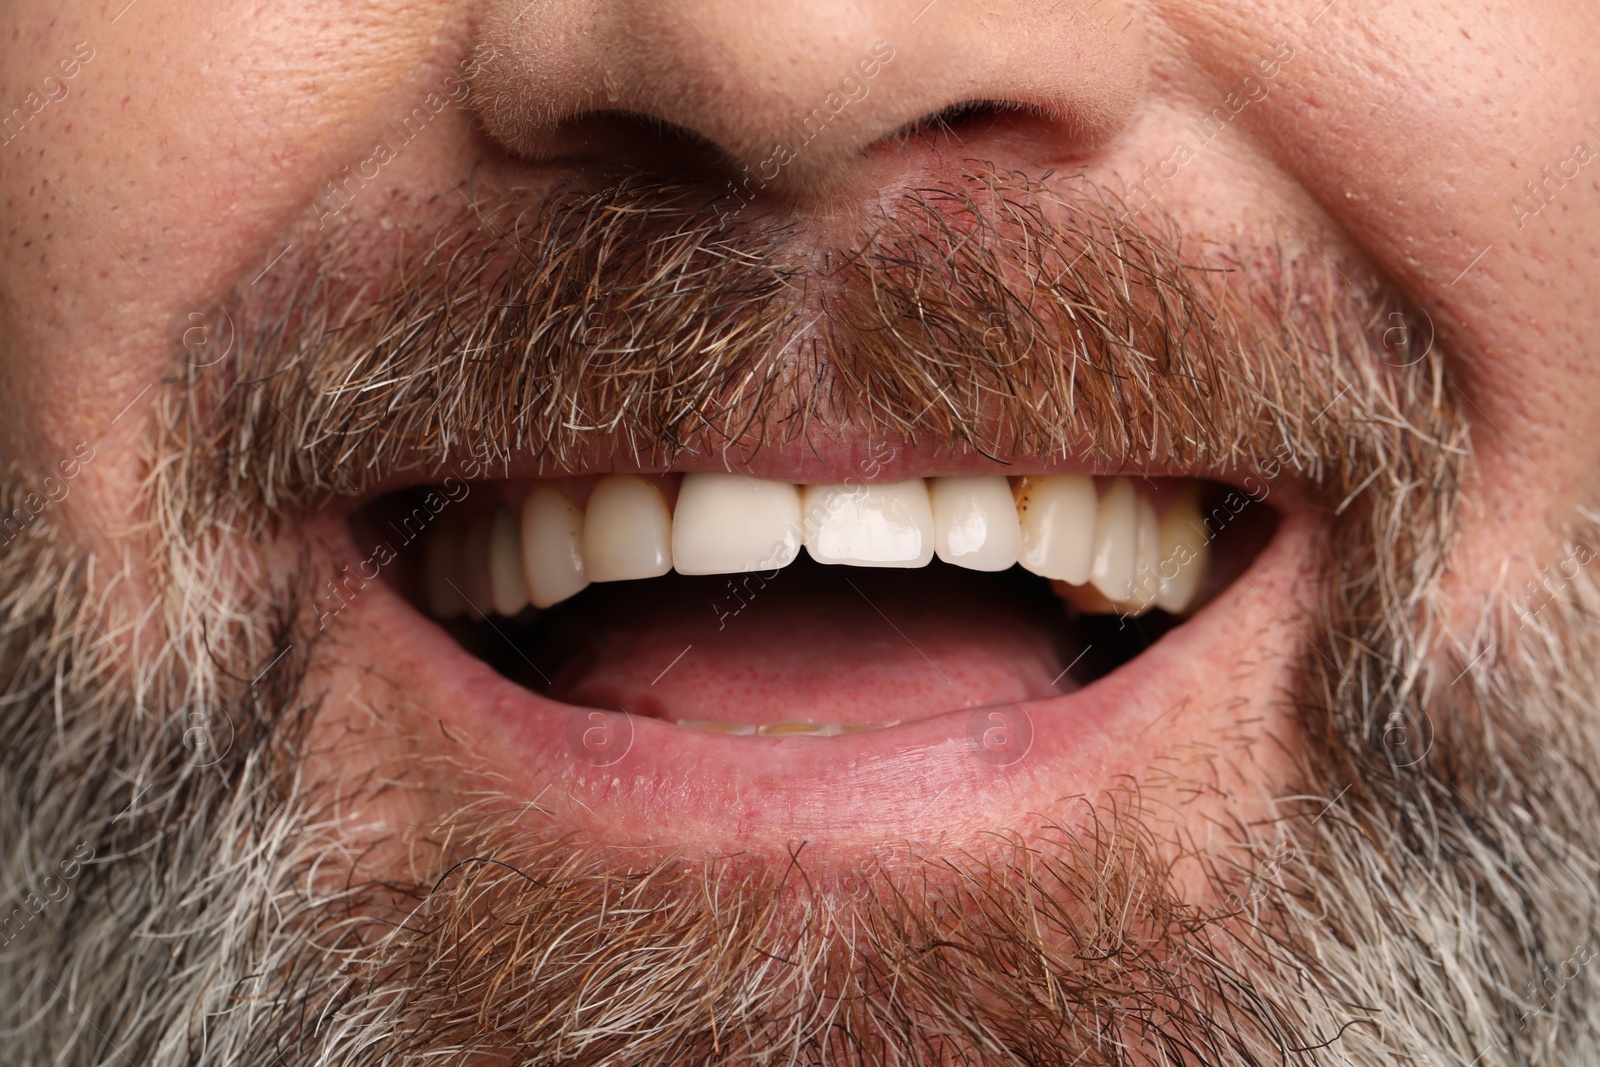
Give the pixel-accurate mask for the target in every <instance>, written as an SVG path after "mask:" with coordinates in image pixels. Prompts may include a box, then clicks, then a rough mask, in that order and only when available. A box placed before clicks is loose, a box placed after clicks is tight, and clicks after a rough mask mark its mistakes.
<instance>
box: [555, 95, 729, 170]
mask: <svg viewBox="0 0 1600 1067" xmlns="http://www.w3.org/2000/svg"><path fill="white" fill-rule="evenodd" d="M540 149H541V150H540V152H539V154H538V159H537V162H541V163H558V164H565V165H570V166H598V167H603V168H607V169H625V168H632V169H637V170H640V171H644V172H647V173H651V174H659V175H663V176H671V177H692V176H697V175H704V174H708V173H711V172H714V171H718V170H724V169H727V168H728V167H729V165H730V163H731V161H730V159H729V157H728V154H727V153H726V152H724V151H723V150H722V149H721V148H720V147H718V146H717V145H715V144H713V143H712V142H711V141H710V140H709V139H708V138H706V137H704V136H702V135H701V134H698V133H696V132H695V131H693V130H691V129H688V128H687V127H684V126H680V125H678V124H677V123H675V122H669V121H667V120H666V119H661V118H657V117H656V116H654V115H646V114H643V113H641V112H637V111H629V110H626V109H623V108H601V109H595V110H591V111H584V112H581V113H579V114H576V115H573V116H572V117H571V118H568V119H564V120H563V121H561V122H560V123H558V124H557V125H556V126H555V127H554V129H552V130H551V131H550V133H549V135H548V136H547V137H546V138H545V139H544V141H543V143H542V144H541V145H540Z"/></svg>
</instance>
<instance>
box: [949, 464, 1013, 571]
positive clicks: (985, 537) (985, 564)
mask: <svg viewBox="0 0 1600 1067" xmlns="http://www.w3.org/2000/svg"><path fill="white" fill-rule="evenodd" d="M928 500H929V502H930V503H931V504H932V507H933V548H934V551H935V552H936V553H938V555H939V558H940V559H942V560H944V561H945V562H946V563H954V564H955V565H956V566H958V567H966V568H968V569H969V570H975V571H1003V570H1005V569H1006V568H1007V567H1009V566H1011V565H1012V564H1013V563H1015V562H1017V552H1018V549H1019V548H1020V546H1021V543H1022V527H1021V525H1020V523H1019V522H1018V520H1017V505H1016V502H1015V501H1014V500H1013V499H1012V496H1011V486H1010V484H1009V483H1007V481H1006V480H1005V479H1004V478H1002V477H993V478H934V479H933V480H932V481H930V482H929V483H928Z"/></svg>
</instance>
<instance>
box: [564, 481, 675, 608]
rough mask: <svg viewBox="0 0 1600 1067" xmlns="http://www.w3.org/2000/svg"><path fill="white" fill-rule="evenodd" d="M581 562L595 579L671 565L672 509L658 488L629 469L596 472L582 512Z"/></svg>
mask: <svg viewBox="0 0 1600 1067" xmlns="http://www.w3.org/2000/svg"><path fill="white" fill-rule="evenodd" d="M583 568H584V571H585V572H586V573H587V574H588V575H589V580H590V581H594V582H620V581H626V580H628V579H631V578H654V577H656V576H658V575H662V574H665V573H667V572H668V571H669V570H671V569H672V514H671V513H670V512H668V511H667V502H666V500H665V499H663V498H662V496H661V491H660V490H658V489H657V488H656V487H655V486H653V485H651V484H650V483H649V482H647V481H645V480H644V479H643V478H640V477H639V476H637V475H634V474H608V475H606V476H605V477H604V478H601V479H600V481H599V482H597V483H596V484H595V487H594V492H593V493H591V494H590V495H589V507H588V510H587V511H586V512H585V514H584V518H583Z"/></svg>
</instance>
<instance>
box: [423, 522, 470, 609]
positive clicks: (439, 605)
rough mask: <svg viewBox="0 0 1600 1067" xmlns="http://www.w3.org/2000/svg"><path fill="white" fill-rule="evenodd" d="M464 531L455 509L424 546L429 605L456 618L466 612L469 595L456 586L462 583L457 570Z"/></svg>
mask: <svg viewBox="0 0 1600 1067" xmlns="http://www.w3.org/2000/svg"><path fill="white" fill-rule="evenodd" d="M465 533H466V530H465V529H464V528H463V526H462V523H461V521H460V519H459V518H458V517H457V516H456V515H455V514H454V513H451V514H448V515H445V516H444V517H443V518H441V519H440V520H439V523H438V525H437V526H435V527H434V528H433V532H432V533H431V534H429V535H428V544H427V547H426V548H425V549H423V559H422V575H423V584H424V585H425V586H426V587H427V592H428V608H429V610H430V611H432V612H433V614H434V616H435V617H436V618H440V619H454V618H456V617H457V616H460V615H465V614H466V613H467V601H466V598H464V597H463V596H462V595H461V590H460V589H459V588H457V587H458V586H460V585H461V578H460V577H459V576H458V573H457V572H458V571H459V570H460V567H459V566H458V564H459V563H460V562H461V542H462V538H463V536H464V535H465ZM451 583H454V584H451Z"/></svg>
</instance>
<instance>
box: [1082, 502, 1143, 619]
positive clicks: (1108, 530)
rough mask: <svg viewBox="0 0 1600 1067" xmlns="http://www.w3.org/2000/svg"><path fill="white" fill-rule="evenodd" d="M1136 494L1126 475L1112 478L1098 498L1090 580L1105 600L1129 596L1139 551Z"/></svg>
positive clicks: (1117, 599) (1124, 598)
mask: <svg viewBox="0 0 1600 1067" xmlns="http://www.w3.org/2000/svg"><path fill="white" fill-rule="evenodd" d="M1138 538H1139V494H1138V493H1137V492H1135V491H1134V488H1133V483H1131V482H1129V481H1128V479H1126V478H1113V479H1112V480H1111V484H1110V485H1109V486H1107V487H1106V492H1105V495H1104V496H1102V497H1101V498H1100V507H1099V510H1098V511H1097V512H1096V514H1095V523H1094V565H1093V566H1092V567H1091V568H1090V570H1089V581H1090V582H1092V583H1093V584H1094V587H1095V588H1096V589H1098V590H1100V592H1102V593H1104V594H1105V596H1106V599H1107V600H1113V601H1120V600H1126V599H1128V597H1129V595H1130V594H1131V593H1132V591H1133V568H1134V565H1135V564H1136V563H1137V562H1138V554H1139V540H1138Z"/></svg>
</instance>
